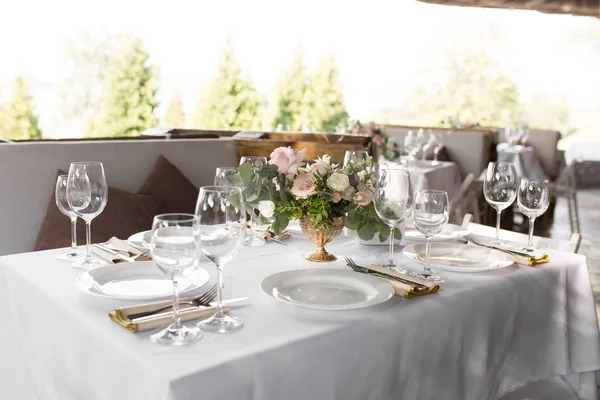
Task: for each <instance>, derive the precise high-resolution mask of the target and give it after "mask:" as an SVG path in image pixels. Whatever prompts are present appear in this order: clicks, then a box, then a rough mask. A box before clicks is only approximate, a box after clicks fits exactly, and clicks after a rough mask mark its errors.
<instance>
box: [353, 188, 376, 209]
mask: <svg viewBox="0 0 600 400" xmlns="http://www.w3.org/2000/svg"><path fill="white" fill-rule="evenodd" d="M372 200H373V192H372V191H371V189H370V188H369V187H368V186H367V185H365V184H364V183H362V182H359V184H358V192H357V193H356V194H355V195H354V201H356V203H357V204H358V205H359V206H361V207H364V206H366V205H368V204H369V203H370V202H371V201H372Z"/></svg>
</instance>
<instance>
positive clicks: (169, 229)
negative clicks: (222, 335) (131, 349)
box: [150, 213, 202, 346]
mask: <svg viewBox="0 0 600 400" xmlns="http://www.w3.org/2000/svg"><path fill="white" fill-rule="evenodd" d="M198 226H199V225H198V217H197V216H196V215H194V214H178V213H174V214H160V215H157V216H155V217H154V220H153V221H152V231H153V232H152V238H151V239H150V253H151V254H152V261H154V263H155V264H156V266H157V267H158V269H160V270H161V271H162V272H163V273H164V274H166V275H167V276H168V277H169V278H171V280H172V281H173V322H172V323H171V325H169V326H167V327H166V328H160V329H158V330H157V331H155V332H154V333H153V334H152V335H151V336H150V338H151V339H152V341H154V342H156V343H159V344H164V345H169V346H184V345H187V344H190V343H193V342H196V341H198V340H200V338H202V330H200V328H198V327H197V326H188V325H184V324H182V323H181V318H180V316H179V279H180V278H181V277H182V276H184V275H185V274H186V273H189V272H191V271H192V270H193V269H194V268H196V267H197V266H198V260H199V256H200V254H199V253H200V251H199V246H200V243H199V239H200V235H199V231H198Z"/></svg>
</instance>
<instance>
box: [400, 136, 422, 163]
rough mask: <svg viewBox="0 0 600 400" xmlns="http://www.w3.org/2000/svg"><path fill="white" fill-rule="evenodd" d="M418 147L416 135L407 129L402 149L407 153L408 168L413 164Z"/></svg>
mask: <svg viewBox="0 0 600 400" xmlns="http://www.w3.org/2000/svg"><path fill="white" fill-rule="evenodd" d="M420 148H421V147H420V145H419V141H418V139H417V135H415V133H414V132H413V131H408V133H407V134H406V137H405V138H404V150H405V151H406V153H407V154H408V168H411V167H412V165H413V164H414V160H415V157H416V156H417V154H418V153H419V150H420Z"/></svg>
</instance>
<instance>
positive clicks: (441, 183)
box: [386, 159, 462, 201]
mask: <svg viewBox="0 0 600 400" xmlns="http://www.w3.org/2000/svg"><path fill="white" fill-rule="evenodd" d="M404 160H405V159H403V161H404ZM386 164H387V165H394V166H398V167H399V166H402V167H406V164H398V163H391V162H387V163H386ZM409 170H410V177H411V181H412V185H413V190H414V191H415V192H416V191H417V190H425V189H433V190H445V191H446V192H447V193H448V200H449V201H452V200H453V199H454V197H455V196H456V194H457V193H458V190H459V189H460V185H461V183H462V180H461V178H460V171H459V170H458V167H457V166H456V164H455V163H453V162H451V161H440V162H439V164H437V165H431V161H422V160H416V161H415V165H414V166H411V168H410V169H409Z"/></svg>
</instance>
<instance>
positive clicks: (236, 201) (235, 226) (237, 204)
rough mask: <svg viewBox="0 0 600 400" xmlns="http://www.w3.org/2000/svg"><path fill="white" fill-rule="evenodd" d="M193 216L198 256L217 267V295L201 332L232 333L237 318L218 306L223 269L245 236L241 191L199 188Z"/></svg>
mask: <svg viewBox="0 0 600 400" xmlns="http://www.w3.org/2000/svg"><path fill="white" fill-rule="evenodd" d="M196 215H197V216H198V218H199V224H198V227H199V230H198V231H199V235H200V243H201V246H200V247H201V249H202V253H203V254H204V255H205V256H206V257H207V258H208V259H209V260H211V261H212V262H214V263H215V264H216V266H217V274H218V282H217V287H218V295H217V311H216V312H215V314H214V315H213V316H212V317H210V318H208V319H206V320H203V321H201V322H200V323H199V325H200V326H201V327H202V328H203V329H205V330H210V331H215V332H220V333H225V332H233V331H237V330H238V329H240V328H241V327H242V325H243V322H242V320H241V319H239V318H237V317H234V316H233V315H231V314H225V313H224V312H223V309H222V307H221V286H222V285H223V266H224V265H225V264H227V263H228V262H229V261H231V260H232V259H233V258H234V257H235V256H236V255H237V253H238V251H239V249H240V247H241V245H242V243H243V241H244V236H245V234H246V210H245V207H244V201H243V198H242V190H241V189H240V188H238V187H235V186H227V187H223V186H203V187H201V188H200V195H199V197H198V203H197V204H196Z"/></svg>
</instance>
